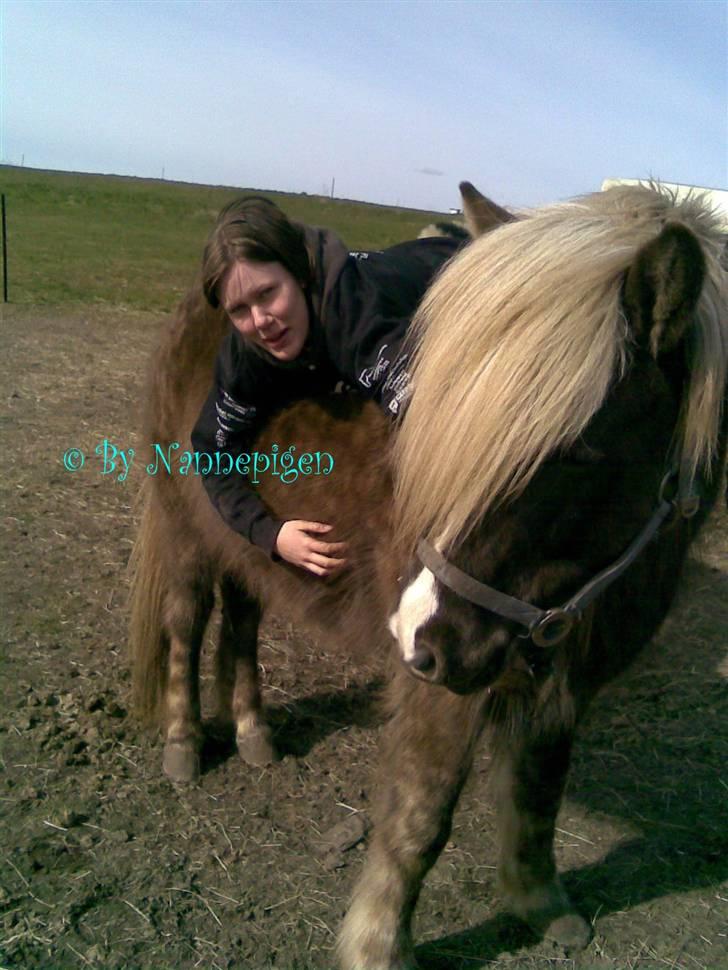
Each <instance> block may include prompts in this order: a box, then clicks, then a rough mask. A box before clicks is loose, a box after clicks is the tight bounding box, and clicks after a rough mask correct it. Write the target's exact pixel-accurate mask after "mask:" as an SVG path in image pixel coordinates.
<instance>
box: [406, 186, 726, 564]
mask: <svg viewBox="0 0 728 970" xmlns="http://www.w3.org/2000/svg"><path fill="white" fill-rule="evenodd" d="M670 222H677V223H681V224H683V225H685V226H687V227H688V228H689V229H690V230H691V231H692V232H693V233H694V234H695V235H696V236H697V238H698V240H699V241H700V243H701V244H702V246H703V250H704V253H705V256H706V262H707V273H706V282H705V285H704V288H703V293H702V296H701V299H700V304H699V308H698V312H697V314H696V320H695V326H694V335H693V337H694V341H693V342H694V347H693V358H692V361H691V384H690V387H689V390H688V393H687V395H686V400H685V402H684V408H683V420H682V429H681V431H682V436H683V448H684V454H685V456H686V457H687V459H688V460H689V462H690V464H691V467H692V470H693V473H694V472H695V471H696V470H697V469H698V468H701V467H706V466H707V463H708V461H709V460H710V457H711V456H712V454H713V452H714V449H715V445H716V440H717V435H718V428H719V421H720V410H721V409H720V401H721V397H722V394H723V387H724V384H725V378H726V363H727V360H728V320H727V311H726V304H727V300H728V293H727V291H726V274H725V273H724V272H723V270H722V269H721V266H720V253H721V250H722V247H723V244H724V239H723V236H722V234H721V229H720V223H719V221H718V219H717V217H716V216H715V215H714V214H713V213H712V212H711V211H710V209H709V208H707V207H706V206H705V204H704V203H703V201H702V199H701V198H699V197H697V198H696V197H690V198H687V199H685V200H683V201H681V202H677V201H676V199H675V197H674V196H673V195H672V194H671V193H670V192H668V191H666V190H665V189H662V188H660V187H659V186H653V187H651V188H647V187H641V186H640V187H633V186H630V187H623V186H620V187H618V188H614V189H611V190H609V191H607V192H600V193H596V194H594V195H590V196H585V197H584V198H581V199H577V200H575V201H573V202H569V203H565V204H558V205H553V206H548V207H546V208H543V209H541V210H535V211H533V212H531V213H530V214H528V216H527V218H525V219H524V220H523V221H519V222H513V223H510V224H508V225H505V226H502V227H501V228H499V229H496V230H495V231H493V232H490V233H487V234H486V235H484V236H481V237H480V238H479V239H477V240H476V241H475V242H473V243H472V244H471V245H470V246H469V247H468V248H467V249H466V250H465V251H464V252H463V253H462V254H461V255H460V256H459V257H458V258H457V259H455V260H454V261H453V262H452V263H451V264H449V266H448V267H447V268H446V270H445V271H444V272H443V274H442V275H441V276H440V278H439V279H438V280H437V281H436V283H435V285H434V286H433V287H432V288H431V290H430V292H429V293H428V295H427V297H426V298H425V301H424V302H423V304H422V306H421V308H420V310H419V312H418V314H417V317H416V319H415V321H414V325H413V337H414V340H415V341H416V342H417V345H418V350H417V353H416V357H415V365H414V378H413V379H414V387H415V390H414V393H413V397H412V401H411V403H410V406H409V409H408V411H407V414H406V416H405V419H404V421H403V423H402V428H401V431H400V433H399V435H398V437H397V440H396V442H395V446H394V462H395V475H396V494H395V502H396V520H397V522H398V530H397V534H398V539H399V541H401V542H402V543H403V545H404V547H405V548H407V549H411V548H412V547H413V546H414V544H415V543H416V542H417V540H418V539H419V538H420V537H422V536H426V537H429V538H431V539H435V540H438V541H439V543H440V544H441V546H442V547H444V548H448V547H450V548H451V547H452V545H453V543H455V542H456V541H460V540H462V539H463V538H464V536H465V535H466V534H467V531H468V530H469V529H470V528H472V526H473V525H474V524H475V523H476V522H477V521H478V520H479V519H480V518H481V517H482V515H483V514H484V513H485V512H486V511H487V510H488V509H490V508H492V507H493V506H494V505H496V504H498V503H501V502H503V501H504V500H506V499H508V498H509V497H512V496H514V495H516V494H518V493H519V492H520V491H521V490H522V489H523V488H524V487H525V486H526V484H527V483H528V482H529V480H530V479H531V478H532V476H533V475H534V474H535V472H536V471H537V469H538V468H539V466H540V465H541V463H542V462H543V461H544V460H545V459H546V458H547V456H548V455H550V454H551V453H553V452H554V451H556V450H557V449H560V448H566V447H568V446H569V445H570V444H572V443H573V442H574V441H575V439H576V438H577V437H578V436H579V434H581V432H582V431H583V430H584V428H585V427H586V425H587V424H588V423H589V421H590V420H591V418H592V417H593V416H594V414H595V413H596V412H597V411H598V410H599V408H600V407H601V405H602V403H603V401H604V399H605V396H606V394H607V392H608V390H609V388H610V386H611V384H612V382H613V381H614V380H615V379H617V378H619V376H620V374H621V373H623V371H624V368H625V367H626V366H628V362H629V346H630V334H629V332H628V328H627V323H626V320H625V317H624V314H623V312H622V308H621V288H622V283H623V278H624V273H625V271H626V269H627V268H628V267H629V266H630V265H631V263H632V261H633V260H634V258H635V254H636V253H637V251H638V250H639V249H640V248H641V247H642V246H644V245H645V244H646V243H648V242H650V241H651V240H652V239H654V238H655V237H656V236H657V235H658V234H659V232H660V231H661V230H662V228H663V227H664V226H665V224H666V223H670Z"/></svg>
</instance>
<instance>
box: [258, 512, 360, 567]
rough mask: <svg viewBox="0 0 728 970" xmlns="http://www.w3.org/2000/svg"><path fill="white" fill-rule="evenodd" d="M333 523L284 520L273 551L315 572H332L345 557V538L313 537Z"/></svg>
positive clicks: (328, 530) (341, 565)
mask: <svg viewBox="0 0 728 970" xmlns="http://www.w3.org/2000/svg"><path fill="white" fill-rule="evenodd" d="M332 528H333V526H331V525H326V524H325V523H323V522H305V521H303V520H302V519H291V520H289V521H288V522H284V523H283V525H282V526H281V529H280V531H279V533H278V538H277V539H276V544H275V551H276V552H277V553H278V555H279V556H280V557H281V559H285V560H286V562H290V563H292V564H293V565H294V566H300V568H301V569H307V570H308V571H309V572H310V573H313V574H314V575H315V576H334V575H335V574H336V573H338V572H340V571H341V570H342V569H344V568H345V567H346V566H347V565H348V563H349V561H348V559H344V558H343V557H342V554H343V553H345V552H346V550H347V544H346V543H345V542H324V541H323V540H322V539H318V538H316V537H317V536H320V535H325V534H326V533H327V532H330V531H331V529H332Z"/></svg>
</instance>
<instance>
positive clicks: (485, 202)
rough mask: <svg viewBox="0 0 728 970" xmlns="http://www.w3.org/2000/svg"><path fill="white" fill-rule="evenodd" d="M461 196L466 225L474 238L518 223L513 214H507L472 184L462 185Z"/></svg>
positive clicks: (463, 183) (464, 183)
mask: <svg viewBox="0 0 728 970" xmlns="http://www.w3.org/2000/svg"><path fill="white" fill-rule="evenodd" d="M460 195H461V197H462V200H463V215H464V216H465V225H466V226H467V227H468V229H469V231H470V235H471V236H473V237H474V238H475V237H476V236H482V235H483V233H484V232H490V230H491V229H495V228H496V226H502V225H503V224H504V223H505V222H516V217H515V216H514V215H513V213H511V212H506V210H505V209H502V208H501V207H500V206H499V205H496V204H495V202H491V200H490V199H486V197H485V196H484V195H481V193H480V192H478V190H477V189H476V188H475V186H474V185H473V184H472V183H470V182H461V183H460Z"/></svg>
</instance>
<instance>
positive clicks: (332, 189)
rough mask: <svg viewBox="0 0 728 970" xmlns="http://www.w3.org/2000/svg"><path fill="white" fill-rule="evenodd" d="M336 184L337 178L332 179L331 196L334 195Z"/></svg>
mask: <svg viewBox="0 0 728 970" xmlns="http://www.w3.org/2000/svg"><path fill="white" fill-rule="evenodd" d="M335 185H336V179H335V178H334V179H331V198H332V199H333V197H334V186H335Z"/></svg>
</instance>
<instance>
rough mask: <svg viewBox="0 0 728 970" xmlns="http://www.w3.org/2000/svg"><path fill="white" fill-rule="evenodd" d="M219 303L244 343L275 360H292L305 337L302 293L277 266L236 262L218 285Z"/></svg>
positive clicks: (244, 260)
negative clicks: (252, 344)
mask: <svg viewBox="0 0 728 970" xmlns="http://www.w3.org/2000/svg"><path fill="white" fill-rule="evenodd" d="M220 303H221V304H222V306H223V307H224V309H225V311H226V313H227V315H228V316H229V317H230V320H231V322H232V325H233V326H234V327H235V329H236V330H237V331H238V333H240V334H242V336H243V337H245V339H246V340H249V341H250V342H251V343H254V344H257V346H258V347H262V348H263V350H266V351H267V352H268V353H269V354H270V355H271V357H275V358H276V359H277V360H295V359H296V357H298V355H299V354H300V353H301V351H302V350H303V345H304V344H305V343H306V337H308V328H309V322H308V305H307V303H306V297H305V295H304V292H303V290H302V288H301V286H300V284H299V283H298V281H297V280H296V279H295V277H293V276H291V274H290V273H289V272H288V270H287V269H286V268H285V267H284V266H282V265H281V264H280V263H255V262H252V261H251V260H247V259H240V260H238V261H237V262H236V263H233V265H232V266H231V267H230V269H229V270H228V271H227V273H226V274H225V276H224V277H223V279H222V283H221V284H220Z"/></svg>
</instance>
